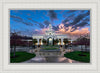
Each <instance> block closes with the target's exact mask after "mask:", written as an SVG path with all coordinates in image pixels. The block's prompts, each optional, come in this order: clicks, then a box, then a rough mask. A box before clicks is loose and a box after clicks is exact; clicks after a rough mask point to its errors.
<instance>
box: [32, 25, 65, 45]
mask: <svg viewBox="0 0 100 73" xmlns="http://www.w3.org/2000/svg"><path fill="white" fill-rule="evenodd" d="M32 38H33V39H37V45H43V42H42V40H43V39H45V40H48V41H49V45H53V40H55V39H58V40H59V42H58V45H64V42H63V40H64V38H67V35H58V34H56V33H55V31H54V30H53V29H52V25H51V24H49V29H48V30H47V31H46V32H45V34H33V36H32Z"/></svg>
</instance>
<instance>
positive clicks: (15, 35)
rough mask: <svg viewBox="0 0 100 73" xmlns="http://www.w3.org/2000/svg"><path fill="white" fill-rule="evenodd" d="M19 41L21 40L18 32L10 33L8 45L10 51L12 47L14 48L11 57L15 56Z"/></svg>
mask: <svg viewBox="0 0 100 73" xmlns="http://www.w3.org/2000/svg"><path fill="white" fill-rule="evenodd" d="M20 42H21V40H20V36H18V33H17V32H14V33H11V36H10V46H11V52H12V48H14V53H13V57H15V53H16V46H17V45H19V43H20Z"/></svg>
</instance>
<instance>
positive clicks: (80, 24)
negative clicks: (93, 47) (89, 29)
mask: <svg viewBox="0 0 100 73" xmlns="http://www.w3.org/2000/svg"><path fill="white" fill-rule="evenodd" d="M86 25H88V23H87V22H85V21H83V22H81V23H79V24H77V25H75V26H73V28H77V27H80V28H81V27H84V26H86Z"/></svg>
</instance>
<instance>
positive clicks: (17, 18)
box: [10, 15, 23, 22]
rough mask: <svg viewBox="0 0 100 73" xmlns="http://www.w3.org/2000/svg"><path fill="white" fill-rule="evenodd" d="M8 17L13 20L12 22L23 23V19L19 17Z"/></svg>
mask: <svg viewBox="0 0 100 73" xmlns="http://www.w3.org/2000/svg"><path fill="white" fill-rule="evenodd" d="M10 17H11V18H13V19H14V21H16V22H21V21H23V19H22V18H21V17H19V16H15V15H10Z"/></svg>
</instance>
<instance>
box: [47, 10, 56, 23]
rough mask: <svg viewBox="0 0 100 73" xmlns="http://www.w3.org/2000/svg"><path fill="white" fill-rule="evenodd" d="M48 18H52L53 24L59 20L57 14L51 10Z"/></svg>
mask: <svg viewBox="0 0 100 73" xmlns="http://www.w3.org/2000/svg"><path fill="white" fill-rule="evenodd" d="M48 16H49V17H50V19H51V22H53V20H57V13H56V12H54V10H49V12H48Z"/></svg>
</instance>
